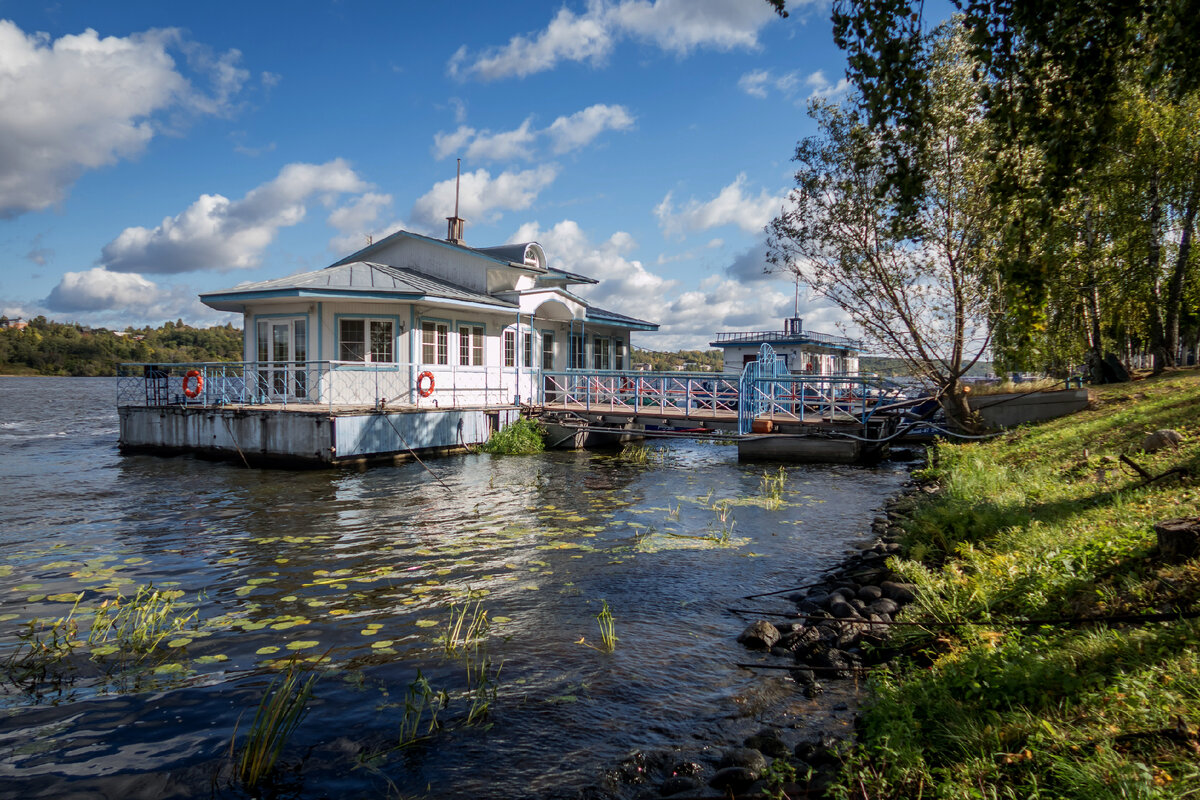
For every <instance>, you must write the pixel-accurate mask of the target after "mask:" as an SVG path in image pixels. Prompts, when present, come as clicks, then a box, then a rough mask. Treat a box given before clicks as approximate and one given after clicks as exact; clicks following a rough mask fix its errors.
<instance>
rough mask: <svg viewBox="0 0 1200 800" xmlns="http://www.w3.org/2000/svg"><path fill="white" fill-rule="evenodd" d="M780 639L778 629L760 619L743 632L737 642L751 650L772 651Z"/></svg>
mask: <svg viewBox="0 0 1200 800" xmlns="http://www.w3.org/2000/svg"><path fill="white" fill-rule="evenodd" d="M780 638H781V636H780V633H779V629H778V628H776V627H775V626H774V625H772V624H771V623H769V622H767V621H766V620H765V619H760V620H758V621H757V622H753V623H751V624H750V626H749V627H747V628H746V630H744V631H742V635H741V636H739V637H738V638H737V640H738V643H739V644H741V645H744V646H746V647H748V648H750V649H751V650H770V649H771V648H772V647H774V646H775V643H776V642H778V641H779V639H780ZM727 641H728V640H727Z"/></svg>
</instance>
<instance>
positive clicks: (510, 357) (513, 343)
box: [504, 331, 517, 367]
mask: <svg viewBox="0 0 1200 800" xmlns="http://www.w3.org/2000/svg"><path fill="white" fill-rule="evenodd" d="M516 363H517V334H516V333H515V332H514V331H505V332H504V366H506V367H513V366H516Z"/></svg>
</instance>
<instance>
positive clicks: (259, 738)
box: [229, 663, 317, 791]
mask: <svg viewBox="0 0 1200 800" xmlns="http://www.w3.org/2000/svg"><path fill="white" fill-rule="evenodd" d="M316 681H317V674H316V673H315V672H314V673H312V674H310V675H308V676H307V677H306V676H304V675H302V674H301V673H300V672H299V671H298V670H297V669H296V665H295V664H294V663H293V664H292V665H291V666H289V667H288V668H287V671H286V672H284V673H281V674H280V675H277V676H276V677H275V679H274V680H272V681H271V683H270V685H268V686H267V691H266V692H265V693H264V694H263V696H262V700H260V701H259V704H258V711H257V712H256V713H255V715H254V722H253V723H252V724H251V725H250V731H249V733H247V735H246V741H245V743H244V744H243V745H242V747H241V755H240V756H239V757H238V759H237V778H238V780H239V781H240V782H241V784H242V785H243V786H244V787H245V788H246V789H247V790H249V791H253V790H254V789H255V788H256V787H258V786H259V784H261V783H262V782H263V781H264V780H266V779H267V778H268V777H269V776H270V775H271V773H272V771H274V769H275V764H276V763H277V762H278V761H279V756H280V755H281V754H282V753H283V749H284V747H286V746H287V743H288V739H290V738H291V736H292V734H293V733H294V732H295V730H296V728H297V727H298V726H299V725H300V722H301V721H302V720H303V719H304V717H305V715H306V714H307V713H308V701H309V700H310V699H311V698H312V693H313V684H315V683H316ZM237 735H238V732H237V728H236V727H235V728H234V731H233V739H232V741H231V742H230V745H229V748H230V754H231V755H232V754H233V753H234V752H236V748H237Z"/></svg>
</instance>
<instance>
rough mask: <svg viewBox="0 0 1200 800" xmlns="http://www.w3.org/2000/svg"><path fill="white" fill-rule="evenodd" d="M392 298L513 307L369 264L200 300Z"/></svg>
mask: <svg viewBox="0 0 1200 800" xmlns="http://www.w3.org/2000/svg"><path fill="white" fill-rule="evenodd" d="M323 294H328V295H335V296H346V295H357V294H371V295H383V296H389V295H395V296H397V297H399V296H403V297H406V298H412V297H430V298H438V299H444V300H457V301H461V302H467V303H481V304H485V305H491V306H498V307H500V308H515V307H516V306H515V305H514V304H513V303H510V302H508V301H505V300H500V299H497V298H496V297H493V296H491V295H488V294H483V293H481V292H476V291H473V290H471V289H468V288H466V287H464V286H459V285H457V284H454V283H450V282H449V281H444V280H441V279H440V278H435V277H433V276H432V275H426V274H425V273H423V272H418V271H416V270H414V269H410V268H408V267H391V266H388V265H386V264H375V263H372V262H369V261H355V262H351V263H348V264H343V263H339V264H335V265H334V266H332V267H325V268H324V269H318V270H313V271H312V272H302V273H300V274H299V275H289V276H288V277H286V278H274V279H272V280H269V281H258V282H256V283H244V284H241V285H240V286H235V287H233V288H232V289H224V290H221V291H217V292H207V293H205V294H202V295H200V298H201V300H204V301H206V302H207V301H208V300H210V299H211V300H214V301H217V300H225V301H228V300H236V299H237V297H238V296H240V295H255V296H259V297H262V296H280V297H286V296H299V295H304V296H314V295H323Z"/></svg>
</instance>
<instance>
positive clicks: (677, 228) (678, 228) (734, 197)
mask: <svg viewBox="0 0 1200 800" xmlns="http://www.w3.org/2000/svg"><path fill="white" fill-rule="evenodd" d="M745 189H746V175H745V173H742V174H739V175H738V176H737V178H735V179H734V181H733V183H731V184H729V185H728V186H726V187H724V188H723V189H721V191H720V192H719V193H718V194H717V196H716V197H714V198H713V199H712V200H709V201H707V202H701V201H699V200H696V199H694V198H693V199H692V200H689V201H688V203H687V204H686V205H685V206H684V207H683V208H682V209H679V210H676V208H675V204H674V201H673V200H672V197H671V193H670V192H668V193H667V195H666V197H664V198H663V199H662V202H660V203H659V204H658V205H657V206H656V207H655V208H654V215H655V216H656V217H658V222H659V226H660V227H661V228H662V230H663V232H664V233H666V234H667V235H668V236H671V235H674V236H682V235H683V234H684V233H685V232H687V231H702V230H708V229H709V228H716V227H720V226H722V225H737V226H738V227H739V228H741V229H742V230H743V231H746V232H747V233H758V232H759V231H761V230H762V229H763V227H764V226H765V225H766V224H767V223H768V222H769V221H770V220H771V218H772V217H774V216H775V214H777V213H778V212H779V210H780V208H781V207H782V205H783V200H784V197H783V195H779V196H775V195H772V194H771V193H770V192H768V191H767V190H766V189H764V190H762V191H761V192H759V194H758V196H757V197H753V196H750V195H748V194H747V193H746V191H745Z"/></svg>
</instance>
